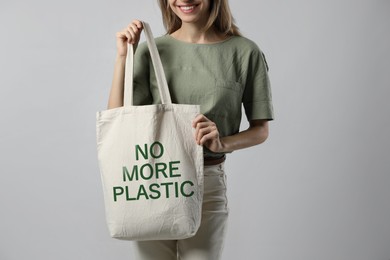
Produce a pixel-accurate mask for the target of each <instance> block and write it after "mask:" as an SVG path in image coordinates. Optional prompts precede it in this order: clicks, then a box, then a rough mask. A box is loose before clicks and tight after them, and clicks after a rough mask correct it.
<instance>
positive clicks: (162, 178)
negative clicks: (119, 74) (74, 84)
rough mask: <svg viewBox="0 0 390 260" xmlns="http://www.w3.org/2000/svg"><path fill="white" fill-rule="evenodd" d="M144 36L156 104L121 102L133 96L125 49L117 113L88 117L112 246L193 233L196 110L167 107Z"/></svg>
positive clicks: (197, 206)
mask: <svg viewBox="0 0 390 260" xmlns="http://www.w3.org/2000/svg"><path fill="white" fill-rule="evenodd" d="M144 28H145V30H144V31H145V33H146V38H147V40H148V46H149V48H150V49H151V54H152V56H153V65H154V66H155V71H156V74H157V78H158V87H159V89H160V92H161V95H162V97H163V98H162V100H163V103H162V104H158V105H147V106H132V99H131V98H130V99H129V98H126V97H128V96H132V94H131V93H132V91H133V90H132V76H130V77H129V76H128V75H129V74H130V75H131V73H132V62H133V52H132V49H131V46H129V49H128V50H129V51H128V56H127V60H126V68H127V69H126V77H125V100H124V106H123V107H118V108H114V109H109V110H105V111H100V112H97V114H96V117H97V121H96V131H97V150H98V159H99V168H100V173H101V179H102V184H103V191H104V201H105V208H106V218H107V225H108V228H109V231H110V234H111V236H112V237H114V238H118V239H127V240H151V239H153V240H155V239H183V238H188V237H191V236H193V235H194V234H195V233H196V231H197V229H198V227H199V225H200V218H201V207H202V198H203V150H202V147H201V146H200V145H197V144H196V142H195V139H194V132H195V129H194V128H192V121H193V119H194V118H195V117H196V116H197V115H198V114H199V106H198V105H181V104H172V103H171V99H170V95H169V90H168V87H167V83H166V80H165V76H164V71H163V69H162V66H161V61H160V58H159V56H158V52H157V48H156V46H155V43H154V40H153V36H152V35H151V31H150V28H149V26H148V25H147V24H146V23H144ZM145 87H147V86H145Z"/></svg>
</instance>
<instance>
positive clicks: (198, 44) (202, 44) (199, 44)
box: [164, 34, 236, 46]
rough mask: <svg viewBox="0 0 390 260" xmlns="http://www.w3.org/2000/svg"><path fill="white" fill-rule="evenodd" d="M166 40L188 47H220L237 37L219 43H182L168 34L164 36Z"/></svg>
mask: <svg viewBox="0 0 390 260" xmlns="http://www.w3.org/2000/svg"><path fill="white" fill-rule="evenodd" d="M164 36H165V37H166V38H168V39H170V40H171V41H174V42H177V43H180V44H183V45H188V46H191V45H192V46H218V45H220V44H223V43H225V42H228V41H230V40H231V39H233V38H235V37H236V36H235V35H232V36H230V37H228V38H226V39H224V40H222V41H219V42H212V43H192V42H185V41H182V40H178V39H176V38H175V37H173V36H172V35H170V34H166V35H164Z"/></svg>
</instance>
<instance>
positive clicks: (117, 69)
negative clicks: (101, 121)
mask: <svg viewBox="0 0 390 260" xmlns="http://www.w3.org/2000/svg"><path fill="white" fill-rule="evenodd" d="M125 63H126V56H121V55H117V56H116V59H115V66H114V76H113V79H112V84H111V90H110V97H109V99H108V106H107V109H111V108H116V107H121V106H123V91H124V77H125Z"/></svg>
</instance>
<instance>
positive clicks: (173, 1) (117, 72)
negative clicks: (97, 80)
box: [108, 0, 273, 260]
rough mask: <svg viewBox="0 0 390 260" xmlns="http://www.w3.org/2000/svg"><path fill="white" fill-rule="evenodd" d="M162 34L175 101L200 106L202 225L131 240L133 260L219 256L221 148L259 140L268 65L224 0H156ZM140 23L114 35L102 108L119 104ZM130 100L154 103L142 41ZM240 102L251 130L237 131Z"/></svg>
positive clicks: (223, 219)
mask: <svg viewBox="0 0 390 260" xmlns="http://www.w3.org/2000/svg"><path fill="white" fill-rule="evenodd" d="M159 4H160V8H161V10H162V15H163V22H164V25H165V27H166V29H167V34H166V35H164V36H161V37H158V38H157V39H156V44H157V47H158V49H159V53H160V57H161V60H162V63H163V66H164V71H165V74H166V78H167V81H168V85H169V88H170V92H171V97H172V102H173V103H183V104H199V105H200V106H201V112H202V114H200V115H198V116H197V117H196V118H195V119H194V121H193V127H194V128H195V137H194V138H195V140H196V142H197V143H198V144H199V145H203V147H204V159H205V160H204V162H205V168H204V174H205V180H204V182H205V188H204V189H205V193H204V202H203V208H202V222H201V226H200V228H199V230H198V232H197V233H196V235H195V236H194V237H191V238H188V239H183V240H179V241H171V240H168V241H143V242H135V243H134V245H135V247H134V248H135V252H136V255H137V257H136V259H153V260H156V259H158V260H165V259H184V260H190V259H191V260H192V259H193V260H206V259H207V260H217V259H220V257H221V254H222V248H223V241H224V237H225V232H226V224H227V218H228V206H227V199H226V175H225V174H224V161H225V154H226V153H230V152H232V151H235V150H238V149H243V148H247V147H250V146H254V145H257V144H260V143H262V142H264V141H265V140H266V139H267V137H268V121H269V120H273V108H272V98H271V90H270V84H269V79H268V74H267V70H268V67H267V63H266V60H265V58H264V55H263V53H262V52H261V50H260V49H259V48H258V47H257V45H256V44H255V43H254V42H252V41H250V40H248V39H246V38H244V37H242V36H240V33H239V31H238V28H237V27H236V25H235V24H234V20H233V17H232V15H231V12H230V9H229V6H228V2H227V0H194V1H190V0H159ZM141 31H142V24H141V22H140V21H139V20H134V21H133V22H132V23H130V24H129V25H128V26H127V27H126V28H125V29H123V30H122V31H120V32H118V33H117V34H116V39H117V57H116V62H115V68H114V78H113V82H112V87H111V92H110V98H109V102H108V108H109V109H110V108H115V107H119V106H123V85H124V66H125V59H126V53H127V43H131V44H134V46H135V47H136V46H137V44H138V41H139V38H140V33H141ZM134 59H135V61H134V62H135V64H134V104H135V105H143V104H152V103H159V102H160V98H159V93H158V89H157V86H156V81H155V76H154V72H153V68H152V66H151V61H150V56H149V54H148V49H147V46H146V44H144V43H143V44H141V45H140V46H139V47H138V49H137V50H136V53H135V58H134ZM241 104H243V105H244V108H245V113H246V116H247V118H248V120H249V125H250V126H249V128H248V129H247V130H245V131H242V132H239V126H240V121H241Z"/></svg>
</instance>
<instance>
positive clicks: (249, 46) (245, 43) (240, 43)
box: [229, 36, 261, 52]
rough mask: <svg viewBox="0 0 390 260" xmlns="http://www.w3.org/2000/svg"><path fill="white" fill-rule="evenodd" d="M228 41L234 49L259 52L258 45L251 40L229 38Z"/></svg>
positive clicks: (241, 37)
mask: <svg viewBox="0 0 390 260" xmlns="http://www.w3.org/2000/svg"><path fill="white" fill-rule="evenodd" d="M231 37H232V39H231V40H230V41H229V43H231V44H232V45H233V46H234V47H236V48H239V49H241V50H243V51H245V52H248V51H249V52H261V50H260V47H259V45H258V44H257V43H256V42H254V41H253V40H251V39H249V38H247V37H245V36H231Z"/></svg>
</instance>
